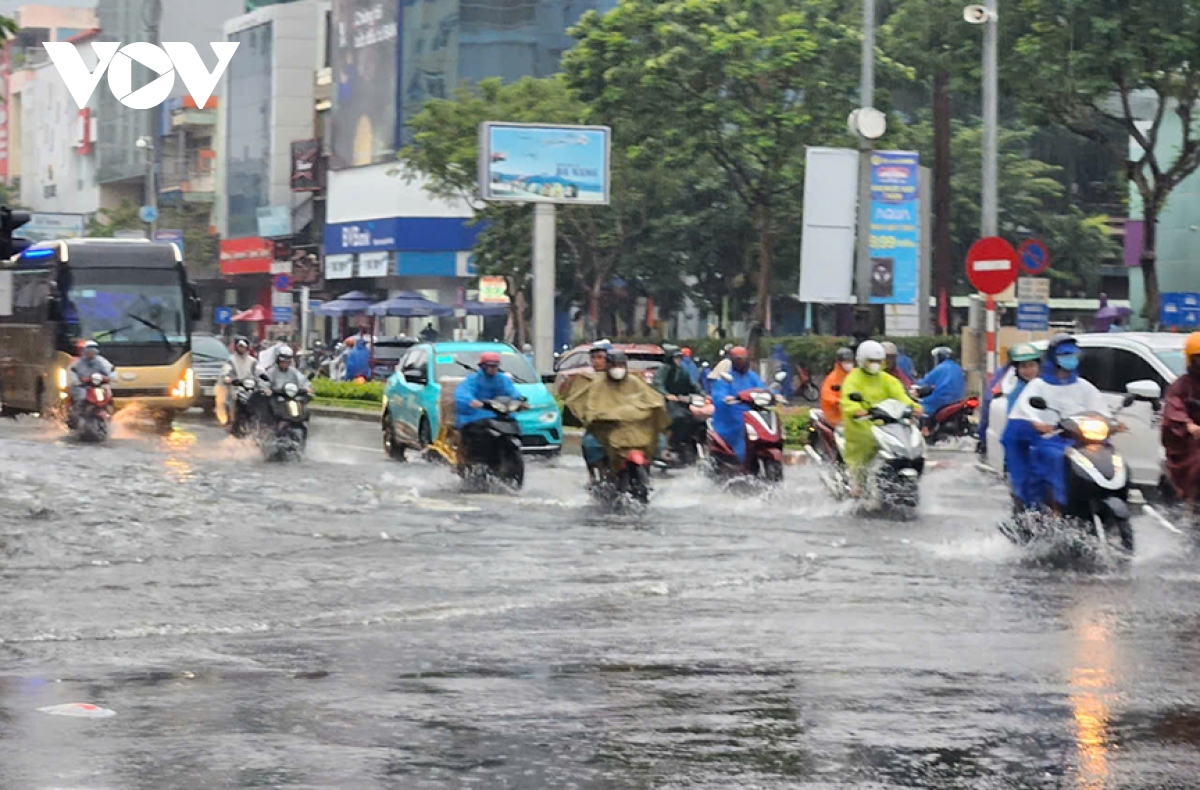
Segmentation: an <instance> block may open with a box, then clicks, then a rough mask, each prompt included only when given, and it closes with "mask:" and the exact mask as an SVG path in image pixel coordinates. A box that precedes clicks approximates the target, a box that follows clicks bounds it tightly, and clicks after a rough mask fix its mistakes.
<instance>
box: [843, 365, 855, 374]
mask: <svg viewBox="0 0 1200 790" xmlns="http://www.w3.org/2000/svg"><path fill="white" fill-rule="evenodd" d="M842 370H844V371H846V372H847V373H849V372H850V371H852V370H854V363H853V362H843V363H842Z"/></svg>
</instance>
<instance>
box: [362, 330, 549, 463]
mask: <svg viewBox="0 0 1200 790" xmlns="http://www.w3.org/2000/svg"><path fill="white" fill-rule="evenodd" d="M485 351H495V352H497V353H498V354H500V370H501V371H502V372H503V373H505V374H507V375H508V376H510V377H511V378H512V380H513V383H514V384H516V385H517V390H518V391H520V393H521V394H522V395H523V396H525V399H526V400H527V402H528V405H529V408H528V409H526V410H524V411H520V412H517V414H516V420H517V423H518V425H520V427H521V445H522V447H523V449H524V451H525V452H526V453H543V454H553V453H557V452H558V451H559V450H561V449H562V436H563V432H562V414H561V413H560V412H559V410H558V404H556V403H555V402H554V397H553V396H552V395H551V394H550V390H548V389H547V388H546V385H545V384H543V383H542V381H541V378H540V377H539V376H538V375H537V372H536V371H535V370H534V369H533V366H532V365H530V364H529V360H527V359H526V358H525V357H524V356H523V355H522V354H521V353H520V352H518V351H517V350H516V349H515V348H513V347H512V346H510V345H508V344H506V343H420V344H418V345H415V346H413V347H412V348H411V349H409V350H408V352H407V353H406V354H405V355H404V357H403V358H402V359H401V360H400V363H399V364H398V365H397V366H396V372H395V373H393V374H392V376H391V378H389V379H388V380H387V384H386V385H385V386H384V392H383V415H382V428H383V448H384V451H385V452H387V454H388V455H389V456H391V457H392V458H395V459H397V460H403V459H404V453H405V451H406V450H407V449H414V450H418V451H424V450H425V448H426V447H428V446H429V444H430V443H431V442H432V441H433V439H434V438H435V437H436V436H437V435H438V428H439V427H440V426H439V424H438V423H439V419H440V413H441V409H440V408H439V404H441V403H445V402H446V401H447V400H450V401H452V400H453V398H454V392H453V390H452V389H450V388H453V387H456V386H458V382H459V381H461V380H462V379H464V378H466V377H467V376H470V375H471V374H472V373H474V372H475V371H476V370H477V369H478V367H479V356H480V354H483V353H484V352H485ZM446 379H451V380H452V381H447V382H446V383H445V385H443V381H444V380H446ZM443 388H446V390H447V391H446V392H445V393H443V392H442V390H443Z"/></svg>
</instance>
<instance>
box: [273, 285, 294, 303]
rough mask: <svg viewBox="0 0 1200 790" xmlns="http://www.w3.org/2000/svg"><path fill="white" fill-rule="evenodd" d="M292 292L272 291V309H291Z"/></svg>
mask: <svg viewBox="0 0 1200 790" xmlns="http://www.w3.org/2000/svg"><path fill="white" fill-rule="evenodd" d="M291 306H292V292H291V291H276V290H273V289H272V291H271V307H291Z"/></svg>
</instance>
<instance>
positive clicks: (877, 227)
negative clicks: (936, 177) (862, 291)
mask: <svg viewBox="0 0 1200 790" xmlns="http://www.w3.org/2000/svg"><path fill="white" fill-rule="evenodd" d="M919 175H920V159H919V158H918V155H917V154H916V152H914V151H877V152H876V153H874V154H872V155H871V303H872V304H916V302H917V281H918V277H919V272H920V249H921V244H920V226H921V225H920V223H921V212H920V200H919V198H918V195H917V186H918V183H919Z"/></svg>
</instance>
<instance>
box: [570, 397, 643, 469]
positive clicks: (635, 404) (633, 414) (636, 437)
mask: <svg viewBox="0 0 1200 790" xmlns="http://www.w3.org/2000/svg"><path fill="white" fill-rule="evenodd" d="M566 408H567V409H569V410H570V411H571V413H572V414H574V415H575V416H576V417H577V418H578V419H579V421H580V422H581V423H583V427H584V428H586V429H587V431H588V433H590V434H591V435H592V436H593V437H595V439H596V441H598V442H599V443H600V444H601V445H602V446H603V447H604V449H605V451H606V452H607V453H608V459H609V462H610V463H612V464H613V466H614V467H615V466H617V465H618V464H619V463H620V462H621V460H622V458H623V457H624V456H625V455H626V454H628V452H629V451H630V450H641V451H642V452H644V453H645V454H646V456H647V457H650V458H652V457H654V455H655V454H656V453H657V451H658V437H659V435H660V434H661V433H662V432H663V431H664V430H666V428H667V401H666V399H665V398H663V396H662V393H660V392H658V391H656V390H655V389H654V388H653V387H651V386H650V385H649V384H647V383H646V382H645V380H643V379H642V377H641V376H638V375H632V376H626V377H625V378H624V379H622V380H621V381H615V380H613V379H612V378H611V377H609V376H607V375H603V376H601V375H595V376H590V377H587V378H585V377H583V376H578V377H576V379H575V381H574V382H573V383H572V384H571V389H570V390H568V391H567V394H566ZM585 457H586V456H585Z"/></svg>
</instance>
